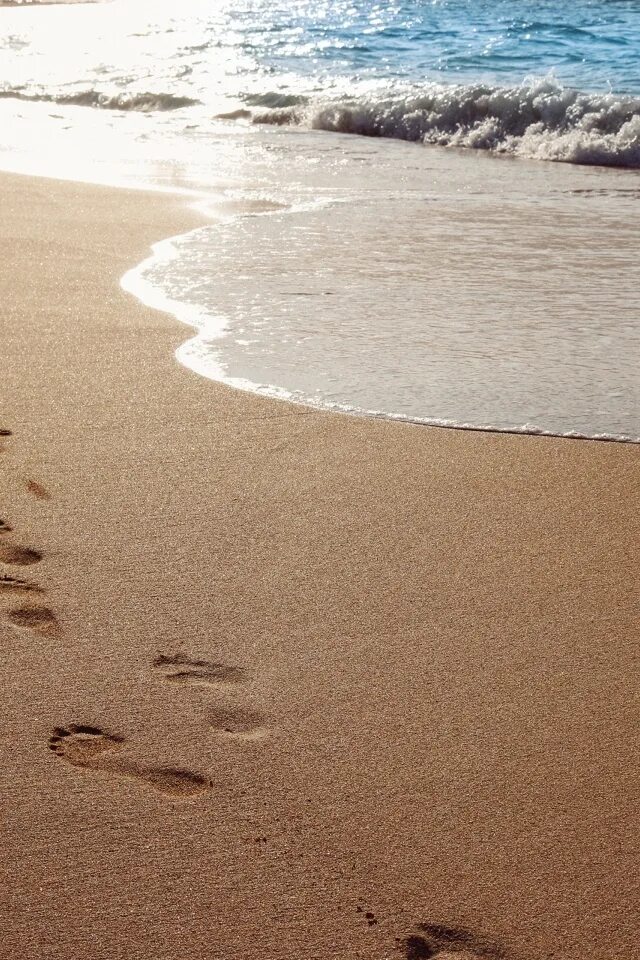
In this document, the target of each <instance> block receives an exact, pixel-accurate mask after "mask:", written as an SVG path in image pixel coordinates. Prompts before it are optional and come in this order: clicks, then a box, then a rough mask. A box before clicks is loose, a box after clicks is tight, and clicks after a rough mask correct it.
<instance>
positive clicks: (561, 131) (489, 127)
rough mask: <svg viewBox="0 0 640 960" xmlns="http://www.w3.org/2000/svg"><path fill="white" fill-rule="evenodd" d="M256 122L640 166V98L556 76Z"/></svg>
mask: <svg viewBox="0 0 640 960" xmlns="http://www.w3.org/2000/svg"><path fill="white" fill-rule="evenodd" d="M253 122H254V123H266V124H278V125H283V124H301V125H303V126H308V127H311V128H312V129H315V130H329V131H335V132H338V133H354V134H360V135H362V136H368V137H391V138H394V139H398V140H410V141H415V142H423V143H426V144H437V145H440V146H447V147H466V148H470V149H475V150H489V151H492V152H494V153H506V154H513V155H518V156H522V157H529V158H532V159H536V160H554V161H558V162H564V163H577V164H592V165H603V166H615V167H634V168H639V167H640V99H639V98H637V97H628V96H623V95H617V94H612V93H582V92H580V91H579V90H575V89H573V88H571V87H563V86H562V85H561V84H559V83H558V82H557V81H556V80H555V79H554V78H553V77H546V78H544V79H540V80H528V81H525V82H524V83H522V84H520V85H519V86H515V87H492V86H487V85H482V84H475V85H463V84H457V85H451V86H445V85H443V84H432V85H429V86H428V87H426V88H425V89H424V90H421V91H419V92H416V91H411V92H409V93H406V94H403V95H400V96H379V95H369V96H364V97H360V98H357V99H349V100H347V99H341V100H336V99H331V100H327V99H322V100H314V101H311V102H309V103H300V104H297V105H293V106H275V107H267V108H266V109H262V110H260V111H257V112H255V113H254V115H253Z"/></svg>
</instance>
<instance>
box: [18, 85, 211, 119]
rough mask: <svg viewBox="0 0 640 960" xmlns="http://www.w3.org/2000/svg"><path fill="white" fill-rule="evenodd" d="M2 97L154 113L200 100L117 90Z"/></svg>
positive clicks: (175, 108)
mask: <svg viewBox="0 0 640 960" xmlns="http://www.w3.org/2000/svg"><path fill="white" fill-rule="evenodd" d="M0 97H2V98H5V99H6V98H11V99H14V100H26V101H32V102H35V103H38V102H44V103H59V104H61V105H62V106H69V107H97V108H99V109H102V110H136V111H139V112H140V113H153V112H157V111H163V110H180V109H182V108H184V107H192V106H195V104H197V103H199V101H198V100H194V99H193V98H192V97H179V96H176V95H175V94H172V93H116V94H108V93H103V92H101V91H99V90H79V91H76V92H75V93H45V92H42V93H24V92H23V91H22V90H16V89H13V88H11V89H8V90H2V91H0Z"/></svg>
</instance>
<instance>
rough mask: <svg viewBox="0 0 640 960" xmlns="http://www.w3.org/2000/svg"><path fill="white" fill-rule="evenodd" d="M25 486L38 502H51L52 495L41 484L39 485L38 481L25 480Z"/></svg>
mask: <svg viewBox="0 0 640 960" xmlns="http://www.w3.org/2000/svg"><path fill="white" fill-rule="evenodd" d="M25 485H26V487H27V490H28V491H29V493H31V494H32V495H33V496H34V497H35V498H36V500H51V494H50V493H49V491H48V490H47V489H46V487H43V486H42V484H41V483H38V481H37V480H25Z"/></svg>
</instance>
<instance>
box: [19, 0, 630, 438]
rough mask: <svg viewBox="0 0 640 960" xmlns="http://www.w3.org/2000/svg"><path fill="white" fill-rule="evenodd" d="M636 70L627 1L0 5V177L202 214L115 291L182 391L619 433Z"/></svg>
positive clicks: (626, 386)
mask: <svg viewBox="0 0 640 960" xmlns="http://www.w3.org/2000/svg"><path fill="white" fill-rule="evenodd" d="M639 54H640V7H638V5H637V3H635V2H634V0H616V2H612V0H580V2H576V3H573V4H563V5H559V4H557V3H551V2H526V0H511V2H508V0H493V2H488V0H487V2H485V0H433V2H429V3H425V2H416V0H413V2H408V0H401V2H396V3H374V2H371V0H357V2H350V3H349V2H344V0H339V2H332V3H317V2H316V3H310V2H295V0H280V2H276V3H273V2H270V3H267V2H266V0H252V2H248V0H245V2H235V3H230V2H224V0H220V2H217V3H212V2H210V0H207V2H205V0H182V2H181V3H180V4H179V5H177V4H175V2H173V3H169V2H165V0H155V2H150V0H138V2H136V3H130V2H125V0H115V2H113V3H107V4H91V5H75V4H74V5H73V6H66V7H64V6H47V7H44V6H43V7H39V8H38V7H36V6H35V5H34V6H31V7H30V9H17V8H15V7H7V8H4V9H0V68H1V69H0V120H2V124H1V126H0V164H1V165H2V166H3V167H4V168H5V169H20V170H25V171H28V172H34V173H45V174H49V175H53V176H66V177H77V178H83V179H90V180H96V181H99V182H117V183H127V184H129V185H146V186H149V185H153V186H155V187H156V188H161V189H167V190H182V191H185V192H186V193H191V194H193V195H194V197H197V198H198V199H199V200H200V201H201V202H206V203H207V204H208V205H209V209H210V212H211V215H212V220H211V223H210V224H209V225H207V226H205V227H203V228H202V229H200V230H197V231H194V232H192V233H190V234H188V235H186V236H184V237H180V238H174V239H173V240H172V241H170V242H164V243H162V244H159V246H158V247H157V248H156V251H155V253H154V255H153V256H152V257H150V258H149V260H148V261H146V262H145V263H144V264H143V265H141V266H140V267H138V268H136V269H135V270H134V271H132V272H131V273H130V274H128V276H127V278H126V280H125V285H126V286H127V288H128V289H130V290H132V292H135V293H136V294H137V295H138V296H140V297H142V298H144V299H145V300H147V301H148V302H150V303H154V304H156V305H158V306H161V307H164V308H165V309H171V310H172V311H173V312H174V313H176V315H177V316H179V317H180V318H181V319H184V320H185V321H187V322H189V323H190V324H191V325H193V326H195V328H196V336H195V337H191V338H190V340H189V341H188V342H187V343H186V344H185V345H184V346H183V347H182V348H181V350H180V351H179V358H180V359H181V360H182V361H183V362H185V363H186V364H187V365H189V366H190V367H192V368H193V369H195V370H197V371H198V372H200V373H202V374H204V375H205V376H211V377H215V378H218V379H222V380H225V381H226V382H229V383H231V384H233V385H235V386H238V387H242V388H245V389H252V390H258V391H261V392H264V393H267V394H269V395H273V396H280V397H283V398H288V399H295V400H299V401H301V402H305V403H311V404H314V405H317V406H320V407H327V408H331V409H342V410H350V411H355V412H369V413H376V414H379V415H385V416H391V417H401V418H406V419H412V420H422V421H425V422H436V423H450V424H452V425H459V426H463V425H464V426H475V427H488V428H496V429H505V430H524V431H532V432H551V433H562V434H579V435H586V436H596V435H598V436H601V435H603V436H613V437H617V438H624V437H626V438H632V439H637V438H638V437H639V436H640V378H639V377H638V356H639V349H638V348H639V346H640V319H639V317H640V314H639V311H638V306H639V303H638V300H639V298H638V294H637V289H636V286H637V283H636V281H637V261H638V252H639V242H638V233H637V227H636V223H637V211H638V209H640V208H639V207H638V200H639V199H640V181H639V180H638V176H639V175H638V172H637V171H638V169H640V57H639ZM45 144H46V149H43V147H44V145H45ZM159 239H160V238H159Z"/></svg>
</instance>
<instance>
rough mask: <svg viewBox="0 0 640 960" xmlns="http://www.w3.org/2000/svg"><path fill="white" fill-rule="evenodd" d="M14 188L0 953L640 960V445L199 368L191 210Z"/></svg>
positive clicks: (6, 296)
mask: <svg viewBox="0 0 640 960" xmlns="http://www.w3.org/2000/svg"><path fill="white" fill-rule="evenodd" d="M2 192H3V217H2V227H1V230H2V261H3V262H2V304H3V308H2V357H1V374H2V376H1V381H0V403H1V406H0V427H1V428H4V429H5V430H10V431H12V433H11V435H10V436H5V437H2V438H0V442H1V444H2V452H1V454H0V478H1V484H2V486H1V495H0V518H1V519H2V521H4V531H3V532H2V533H1V534H0V550H1V555H0V560H1V561H2V563H1V565H0V575H1V576H2V577H3V579H2V580H1V581H0V642H1V643H2V652H3V666H2V672H3V685H4V690H5V709H4V719H3V723H2V751H3V752H2V767H1V771H2V773H1V775H2V781H3V788H4V796H5V798H6V799H5V803H6V806H5V809H4V825H5V834H4V838H3V868H4V881H3V890H2V899H3V907H4V911H5V916H4V918H3V922H2V933H1V940H0V953H1V955H2V957H3V958H7V960H8V958H11V960H26V958H28V960H53V958H55V960H116V958H117V960H120V958H126V960H196V958H197V960H267V958H268V960H334V958H335V960H385V958H390V960H391V958H400V960H401V958H403V957H409V958H411V960H417V958H422V957H432V956H439V957H440V958H441V960H443V958H445V957H454V958H457V960H464V958H469V957H489V958H497V957H503V958H513V960H541V958H552V957H553V958H554V960H635V958H638V957H640V947H639V942H640V941H639V937H638V928H637V925H636V922H635V918H634V912H633V905H634V902H635V897H636V895H637V874H636V875H634V869H635V867H636V866H637V859H635V860H634V850H633V841H634V835H635V830H634V827H635V826H637V819H636V816H637V807H635V806H634V797H635V796H636V792H637V779H636V777H635V774H636V770H635V768H634V760H635V758H636V756H635V754H634V741H633V737H634V732H635V727H634V717H633V703H634V690H633V687H632V658H633V655H634V650H635V649H636V648H637V642H638V622H639V617H638V614H639V609H638V594H637V584H638V555H637V551H638V543H640V508H639V502H640V501H639V497H638V494H639V493H640V483H639V469H638V466H639V455H640V450H639V449H638V448H637V447H633V446H625V445H621V444H611V443H609V444H607V443H597V442H577V441H569V440H555V439H542V438H532V437H523V438H518V437H512V436H500V435H491V434H485V435H483V434H474V433H464V432H456V431H446V430H438V429H428V428H420V427H412V426H410V425H401V424H397V423H395V424H393V423H384V422H374V421H367V420H362V419H355V418H348V417H340V416H330V415H323V414H320V413H316V412H311V411H309V410H307V409H305V408H301V407H295V406H288V405H285V404H282V403H278V402H275V401H273V402H270V401H265V400H262V399H258V398H255V397H253V396H250V395H248V394H243V393H239V392H233V391H231V390H229V389H227V388H226V387H223V386H220V385H218V384H214V383H211V382H208V381H206V380H202V379H199V378H198V377H196V376H195V375H194V374H192V373H190V372H188V371H186V370H185V369H183V368H182V367H180V366H179V365H178V364H177V363H176V362H175V360H174V358H173V354H172V349H173V348H175V347H176V346H177V345H178V344H179V343H180V342H181V340H183V339H184V337H185V334H186V330H185V329H184V328H183V327H180V326H179V325H178V324H177V323H176V322H175V321H174V320H173V319H172V318H171V317H168V316H164V315H161V314H158V313H154V312H153V311H151V310H148V309H145V308H143V307H142V306H140V305H139V304H138V303H137V302H136V301H134V300H133V299H132V298H130V297H129V296H127V295H126V294H124V293H123V292H121V291H120V289H119V287H118V279H119V277H120V276H121V275H122V273H123V272H124V271H125V270H126V269H127V268H128V267H130V266H132V265H133V264H135V263H136V262H137V261H139V260H141V259H142V258H143V257H144V256H145V255H146V254H147V252H148V247H149V245H150V244H151V242H152V241H155V240H158V239H160V238H161V237H163V236H168V235H170V234H173V233H176V232H178V231H180V230H184V229H187V228H188V227H189V226H191V225H194V224H195V214H193V213H191V212H189V211H188V210H186V209H183V208H181V207H180V206H179V204H178V200H177V199H174V198H167V197H165V196H159V195H157V194H152V193H148V194H146V193H128V192H126V191H119V190H114V189H103V188H98V187H92V186H86V185H80V184H69V183H55V182H53V181H45V180H36V179H27V178H21V177H15V176H4V175H3V176H2ZM9 527H10V528H11V529H8V528H9ZM12 579H13V580H19V581H23V583H19V582H16V583H12ZM29 585H31V587H32V588H33V589H31V590H30V589H27V587H28V586H29ZM50 738H51V739H50ZM634 887H635V889H634ZM421 925H422V926H421ZM465 931H467V932H465Z"/></svg>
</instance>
